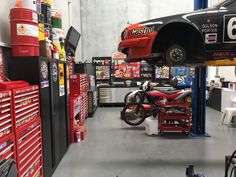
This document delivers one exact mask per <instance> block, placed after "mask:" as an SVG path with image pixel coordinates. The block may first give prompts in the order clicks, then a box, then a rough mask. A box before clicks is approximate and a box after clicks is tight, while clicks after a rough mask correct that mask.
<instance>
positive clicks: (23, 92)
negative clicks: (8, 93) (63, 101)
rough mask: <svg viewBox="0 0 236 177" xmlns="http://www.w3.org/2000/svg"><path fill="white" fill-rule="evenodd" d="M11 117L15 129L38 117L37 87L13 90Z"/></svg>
mask: <svg viewBox="0 0 236 177" xmlns="http://www.w3.org/2000/svg"><path fill="white" fill-rule="evenodd" d="M12 98H13V115H14V125H15V129H19V128H20V127H22V126H23V125H24V124H26V123H27V122H29V121H30V120H32V119H37V118H38V117H39V116H40V108H39V88H38V86H37V85H34V86H27V87H23V88H18V89H14V90H13V91H12Z"/></svg>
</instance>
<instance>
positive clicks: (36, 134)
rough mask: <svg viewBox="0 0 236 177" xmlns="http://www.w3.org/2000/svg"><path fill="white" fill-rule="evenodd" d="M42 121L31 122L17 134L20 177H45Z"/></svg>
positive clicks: (17, 157) (17, 158)
mask: <svg viewBox="0 0 236 177" xmlns="http://www.w3.org/2000/svg"><path fill="white" fill-rule="evenodd" d="M42 153H43V150H42V125H41V119H40V118H38V119H37V120H31V121H30V122H28V123H27V124H25V125H24V126H22V127H21V128H20V129H19V130H18V131H17V132H16V160H17V168H18V177H25V176H27V177H35V176H37V177H43V156H42Z"/></svg>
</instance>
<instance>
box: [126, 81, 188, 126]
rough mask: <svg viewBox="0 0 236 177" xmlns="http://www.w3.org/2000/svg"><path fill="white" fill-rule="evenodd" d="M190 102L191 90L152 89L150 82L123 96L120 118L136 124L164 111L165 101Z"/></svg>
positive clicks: (178, 109) (177, 110)
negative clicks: (123, 101)
mask: <svg viewBox="0 0 236 177" xmlns="http://www.w3.org/2000/svg"><path fill="white" fill-rule="evenodd" d="M191 102H192V91H191V90H167V91H164V90H153V88H151V86H150V82H145V83H144V84H143V85H142V90H138V91H134V92H133V93H130V96H129V95H127V96H126V97H125V103H126V104H125V107H124V109H123V111H122V119H123V120H124V121H125V122H126V123H127V124H129V125H131V126H137V125H140V124H142V123H143V122H144V120H145V118H147V117H149V116H154V117H156V116H158V114H159V112H160V111H162V112H164V111H165V110H160V109H163V105H165V104H167V103H175V105H176V104H177V105H178V104H179V105H183V103H189V104H191ZM181 109H182V107H181V106H180V107H179V108H178V107H176V106H175V107H173V110H171V109H169V110H168V111H172V112H181V111H182V110H181Z"/></svg>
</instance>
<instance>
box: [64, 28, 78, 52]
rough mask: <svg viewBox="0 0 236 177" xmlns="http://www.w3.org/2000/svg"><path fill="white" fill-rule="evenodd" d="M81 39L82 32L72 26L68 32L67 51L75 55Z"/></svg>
mask: <svg viewBox="0 0 236 177" xmlns="http://www.w3.org/2000/svg"><path fill="white" fill-rule="evenodd" d="M79 40H80V33H79V32H78V31H77V30H76V29H75V28H74V27H73V26H71V27H70V29H69V30H68V32H67V35H66V40H65V46H66V52H69V53H71V54H72V55H74V54H75V51H76V48H77V45H78V43H79Z"/></svg>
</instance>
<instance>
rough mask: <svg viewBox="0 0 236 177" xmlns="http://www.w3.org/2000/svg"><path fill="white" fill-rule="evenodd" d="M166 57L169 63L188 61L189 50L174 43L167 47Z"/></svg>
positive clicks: (176, 63) (175, 63)
mask: <svg viewBox="0 0 236 177" xmlns="http://www.w3.org/2000/svg"><path fill="white" fill-rule="evenodd" d="M165 58H166V61H167V62H168V63H169V64H174V65H178V64H181V63H183V62H184V61H186V58H187V52H186V50H185V48H184V47H182V46H181V45H179V44H173V45H171V46H170V47H169V48H167V50H166V53H165Z"/></svg>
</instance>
